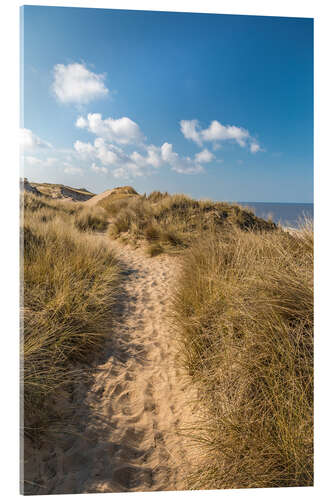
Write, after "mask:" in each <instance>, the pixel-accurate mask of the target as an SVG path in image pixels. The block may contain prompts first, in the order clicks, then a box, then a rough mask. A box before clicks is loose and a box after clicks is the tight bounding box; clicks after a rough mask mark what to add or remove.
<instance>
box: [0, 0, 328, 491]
mask: <svg viewBox="0 0 333 500" xmlns="http://www.w3.org/2000/svg"><path fill="white" fill-rule="evenodd" d="M27 4H28V5H54V6H55V5H58V6H71V7H95V8H98V7H103V8H121V9H139V10H164V11H179V12H211V13H220V14H252V15H254V14H255V15H271V16H288V17H293V16H294V17H314V18H315V231H316V244H315V258H316V261H315V284H316V294H315V344H316V350H315V352H316V355H315V486H314V488H283V489H282V488H279V489H269V490H267V489H260V490H222V491H211V492H206V491H199V492H178V493H174V492H163V493H156V494H155V493H147V494H144V493H133V494H132V493H125V494H120V493H119V494H118V493H117V494H115V493H113V494H111V495H112V497H110V498H113V499H115V500H117V499H118V498H124V499H125V498H126V499H127V500H128V499H130V498H134V499H135V500H140V499H141V498H144V499H148V498H158V495H159V496H160V498H165V499H171V498H177V499H178V498H179V499H180V498H186V499H189V500H190V499H192V498H193V499H195V498H208V499H215V498H220V499H222V500H223V499H229V498H231V499H233V498H236V499H238V498H240V499H250V498H251V499H252V498H254V499H257V498H258V499H268V498H269V499H271V498H272V499H274V498H283V499H289V498H295V499H298V498H302V499H307V498H325V499H326V498H332V496H333V494H332V486H333V470H332V463H333V460H332V454H333V440H332V426H333V416H332V410H333V405H332V403H331V401H332V388H331V385H332V382H333V377H332V368H331V367H332V365H333V359H332V356H333V348H332V347H333V342H332V336H333V328H332V317H331V313H332V311H333V304H332V300H333V293H332V279H333V276H332V274H333V273H332V258H333V238H332V221H333V214H332V212H333V203H332V199H333V196H332V179H333V176H332V167H333V165H332V149H333V127H332V120H333V105H332V94H333V79H332V66H333V56H332V52H333V36H332V33H333V16H332V13H333V9H332V6H331V5H332V3H331V2H330V1H326V0H317V1H315V0H312V1H308V0H279V1H274V0H266V1H265V0H263V1H259V0H251V1H250V0H229V1H224V0H219V1H216V0H214V1H213V0H191V1H185V0H177V1H175V0H163V1H162V0H155V1H148V0H141V1H139V0H135V1H134V0H132V1H128V0H123V1H122V2H119V1H116V0H115V1H112V0H95V1H92V0H86V1H82V0H81V1H79V0H77V1H62V2H61V1H54V2H46V1H43V0H40V1H33V0H31V1H28V2H27ZM20 5H23V2H20V1H18V0H2V2H1V4H0V56H1V57H0V182H1V191H0V202H1V205H0V206H1V211H0V215H1V217H0V221H1V225H0V237H1V243H0V249H1V260H0V264H1V275H0V283H1V297H0V306H1V317H0V335H1V337H0V338H1V341H0V352H1V355H0V367H1V376H0V385H1V393H0V403H1V411H0V414H1V427H0V430H1V436H2V439H1V442H0V448H1V465H0V472H1V484H0V495H1V496H2V498H4V499H11V498H18V497H19V493H18V491H19V454H18V450H19V431H18V429H19V405H18V399H19V378H18V373H19V357H18V353H19V300H18V298H19V294H18V291H19V244H18V243H19V239H18V234H19V233H18V216H19V210H18V179H19V151H18V127H19V116H20V114H19V102H20V98H19V95H20V88H19V6H20ZM104 495H105V494H104ZM133 495H134V497H133ZM108 497H109V495H108ZM40 498H46V496H41V497H40ZM48 498H50V497H48ZM52 498H66V499H67V498H68V499H72V498H73V499H74V498H78V495H75V496H74V495H66V497H60V496H58V495H54V496H52ZM85 498H87V497H85ZM90 498H91V499H94V498H99V499H100V498H101V495H97V494H89V499H90ZM103 498H104V497H103Z"/></svg>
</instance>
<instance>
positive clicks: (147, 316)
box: [31, 236, 197, 493]
mask: <svg viewBox="0 0 333 500" xmlns="http://www.w3.org/2000/svg"><path fill="white" fill-rule="evenodd" d="M103 237H105V236H103ZM110 245H112V247H113V248H114V249H115V250H116V253H117V255H118V257H119V259H120V261H121V263H122V265H123V268H124V271H123V272H124V273H125V276H124V278H125V279H124V282H125V286H124V292H123V297H122V300H121V301H120V306H119V322H118V324H117V325H116V328H115V327H114V326H113V330H112V333H111V337H110V339H109V340H108V341H107V342H106V345H105V349H104V352H103V355H102V356H100V357H99V359H97V360H96V361H95V363H94V366H92V369H91V371H92V373H91V376H92V379H93V383H92V384H91V385H89V388H87V386H86V385H85V383H84V382H82V386H81V387H76V388H75V391H74V397H73V405H74V407H76V410H75V411H74V414H73V417H72V421H73V422H77V428H79V429H80V431H79V432H78V433H77V434H76V435H73V434H71V433H70V434H69V436H68V437H67V438H66V439H65V438H64V439H63V440H62V439H60V440H59V442H58V444H57V447H56V448H55V449H54V453H53V459H50V452H49V450H48V449H47V448H46V449H45V454H44V456H43V452H42V450H40V452H39V456H38V458H37V459H36V458H35V461H33V460H32V458H31V466H32V467H39V471H40V474H39V478H42V487H41V488H37V490H38V492H39V493H85V492H117V491H158V490H180V489H184V488H185V487H186V483H185V481H186V478H187V476H188V474H189V472H190V471H191V468H192V467H193V462H194V458H193V457H192V456H191V447H190V446H189V443H188V442H187V439H186V438H185V437H184V428H185V427H186V426H189V425H191V420H192V418H193V417H192V415H193V412H196V411H197V409H196V408H195V403H193V401H195V400H196V395H195V392H194V389H193V387H192V386H191V385H190V383H189V380H188V379H187V378H186V376H185V374H183V373H181V368H180V367H178V366H177V363H176V361H175V357H176V350H177V346H176V339H175V337H176V336H175V332H174V330H173V328H172V326H171V324H170V319H169V315H168V307H169V306H170V294H171V289H172V286H173V285H174V281H175V277H176V275H177V271H178V265H177V260H176V259H175V258H170V257H169V256H159V257H157V258H154V259H151V258H149V257H147V256H146V255H145V254H144V252H143V251H142V250H133V249H131V248H129V247H128V246H126V247H125V246H122V245H120V244H119V243H117V242H110ZM115 339H119V340H117V341H115ZM36 460H37V462H38V463H37V462H36ZM37 482H39V483H40V479H39V480H38V481H37ZM34 492H37V491H36V487H35V489H34Z"/></svg>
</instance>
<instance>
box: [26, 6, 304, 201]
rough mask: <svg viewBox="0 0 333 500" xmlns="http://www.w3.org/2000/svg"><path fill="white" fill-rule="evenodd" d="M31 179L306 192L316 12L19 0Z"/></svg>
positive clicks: (196, 191) (223, 196)
mask: <svg viewBox="0 0 333 500" xmlns="http://www.w3.org/2000/svg"><path fill="white" fill-rule="evenodd" d="M22 28H23V29H22V33H23V39H22V42H23V47H24V50H23V56H24V57H23V73H22V75H23V92H24V93H23V96H24V100H23V107H22V111H23V113H22V114H23V117H22V124H21V125H22V128H23V130H22V157H23V158H24V175H25V176H26V177H28V178H29V180H31V181H40V182H57V183H63V184H67V185H71V186H77V187H86V188H88V189H91V190H92V191H94V192H101V191H103V190H105V189H108V188H112V187H115V186H119V185H125V184H130V185H132V186H134V187H135V188H136V189H137V190H138V191H139V192H142V193H143V192H147V193H148V192H150V191H152V190H155V189H158V190H161V191H165V190H167V191H169V192H185V193H187V194H190V195H192V196H194V197H196V198H212V199H219V200H230V201H267V202H269V201H275V202H312V201H313V21H312V19H301V18H279V17H261V16H236V15H235V16H231V15H210V14H181V13H162V12H144V11H121V10H104V9H82V8H58V7H24V8H23V9H22Z"/></svg>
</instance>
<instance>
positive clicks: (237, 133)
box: [180, 120, 261, 153]
mask: <svg viewBox="0 0 333 500" xmlns="http://www.w3.org/2000/svg"><path fill="white" fill-rule="evenodd" d="M180 129H181V132H182V134H183V135H184V137H185V138H186V139H189V140H192V141H194V142H195V143H197V144H198V146H202V144H203V142H213V143H214V148H216V147H217V144H218V143H219V142H221V141H235V142H237V144H238V145H239V146H241V147H242V148H244V147H245V146H247V145H249V147H250V151H251V152H252V153H256V152H257V151H260V150H261V148H260V146H259V144H258V143H257V141H253V139H252V138H251V135H250V132H249V131H248V130H246V129H245V128H242V127H236V126H235V125H222V124H221V123H220V122H219V121H217V120H213V121H212V122H211V123H210V125H209V127H207V128H206V129H200V126H199V122H198V120H181V122H180ZM251 141H252V142H251Z"/></svg>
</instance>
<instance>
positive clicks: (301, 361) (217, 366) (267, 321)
mask: <svg viewBox="0 0 333 500" xmlns="http://www.w3.org/2000/svg"><path fill="white" fill-rule="evenodd" d="M173 307H174V315H175V324H176V326H177V329H179V331H180V332H181V338H180V342H181V354H182V357H183V362H184V364H185V366H186V368H187V370H188V373H189V374H190V376H191V377H192V378H193V381H194V382H195V383H196V384H197V386H198V387H199V397H200V398H201V402H202V405H201V406H202V408H204V409H205V412H204V416H203V418H202V421H201V422H197V423H196V425H195V426H194V427H193V429H192V431H191V435H192V438H193V439H194V441H195V442H196V444H197V446H198V450H199V452H198V453H199V454H200V456H202V459H203V463H201V465H200V470H198V471H197V472H196V473H195V474H193V476H192V477H191V478H188V480H189V488H191V489H204V488H207V489H220V488H264V487H276V486H281V487H282V486H310V485H312V484H313V230H312V227H311V224H310V223H305V224H304V225H303V227H302V228H301V229H300V230H299V231H297V232H295V233H294V234H289V233H287V232H285V231H283V230H278V231H273V232H254V231H242V230H240V229H239V227H237V226H235V225H234V226H231V227H230V229H229V231H227V232H225V234H224V237H223V238H217V237H216V234H212V235H211V237H207V238H205V240H200V241H197V243H196V244H195V245H193V246H192V248H191V249H189V250H188V251H187V253H186V255H185V256H184V259H183V268H182V274H181V276H180V278H179V283H178V289H177V291H176V294H175V300H174V304H173Z"/></svg>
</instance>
